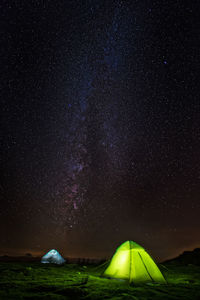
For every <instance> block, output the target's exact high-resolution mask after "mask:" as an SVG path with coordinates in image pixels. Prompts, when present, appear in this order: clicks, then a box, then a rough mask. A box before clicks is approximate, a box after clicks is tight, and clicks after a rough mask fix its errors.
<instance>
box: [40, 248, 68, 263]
mask: <svg viewBox="0 0 200 300" xmlns="http://www.w3.org/2000/svg"><path fill="white" fill-rule="evenodd" d="M64 262H65V259H64V258H63V257H62V256H61V255H60V254H59V252H58V251H57V250H55V249H52V250H50V251H49V252H47V253H46V254H45V255H44V256H43V257H42V259H41V263H43V264H48V263H51V264H58V265H61V264H64Z"/></svg>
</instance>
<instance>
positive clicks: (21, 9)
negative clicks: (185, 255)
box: [0, 0, 200, 260]
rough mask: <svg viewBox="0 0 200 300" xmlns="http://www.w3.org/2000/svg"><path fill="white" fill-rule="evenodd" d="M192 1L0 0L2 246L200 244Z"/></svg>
mask: <svg viewBox="0 0 200 300" xmlns="http://www.w3.org/2000/svg"><path fill="white" fill-rule="evenodd" d="M197 2H198V1H193V0H191V1H185V0H172V1H170V0H168V1H167V0H166V1H165V0H164V1H160V0H130V1H129V0H127V1H125V0H124V1H122V0H109V1H108V0H107V1H106V0H101V1H100V0H65V1H64V0H60V1H53V0H52V1H51V0H44V1H40V0H32V1H31V0H30V1H25V0H16V1H14V0H13V1H9V0H2V1H1V3H0V23H1V26H0V28H1V34H0V41H1V50H0V57H1V79H0V85H1V89H0V90H1V118H0V121H1V127H0V128H1V134H0V139H1V140H0V143H1V161H0V163H1V165H0V176H1V180H0V200H1V205H0V254H10V255H14V254H16V255H21V254H25V253H27V252H29V253H32V254H33V255H36V254H37V255H41V254H44V253H45V252H47V251H48V250H49V249H52V248H55V249H57V250H58V251H60V252H61V253H62V254H63V255H64V256H72V257H101V258H104V257H109V256H111V255H112V254H113V252H114V251H115V249H116V247H117V246H119V245H120V244H121V243H122V242H124V241H126V240H128V239H130V240H133V241H135V242H137V243H139V244H141V245H142V246H143V247H144V248H146V249H147V250H148V251H149V252H150V253H151V254H152V255H153V257H154V258H156V259H160V260H163V259H166V258H168V257H173V256H176V255H178V254H179V253H181V252H182V251H183V250H189V249H193V248H195V247H198V246H200V217H199V215H200V198H199V197H200V196H199V195H200V153H199V150H200V99H199V83H198V81H199V80H198V79H199V78H198V65H199V64H198V58H199V57H198V54H199V51H198V46H199V32H198V18H199V14H198V7H197V5H198V4H197Z"/></svg>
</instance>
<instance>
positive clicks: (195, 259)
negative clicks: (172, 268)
mask: <svg viewBox="0 0 200 300" xmlns="http://www.w3.org/2000/svg"><path fill="white" fill-rule="evenodd" d="M165 263H167V264H168V263H172V264H173V263H175V264H181V265H189V264H192V265H197V266H200V248H196V249H194V250H193V251H184V252H183V253H182V254H181V255H179V256H178V257H175V258H173V259H170V260H168V261H166V262H165Z"/></svg>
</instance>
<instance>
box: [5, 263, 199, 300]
mask: <svg viewBox="0 0 200 300" xmlns="http://www.w3.org/2000/svg"><path fill="white" fill-rule="evenodd" d="M159 267H160V269H161V271H162V272H163V274H164V276H165V278H166V279H167V281H168V285H166V286H165V285H159V284H151V283H149V284H144V285H141V286H134V285H129V284H128V283H127V282H124V281H120V280H110V279H105V278H101V277H99V276H100V275H101V272H102V271H103V269H105V266H94V265H93V266H92V265H85V266H84V265H82V266H81V265H77V264H65V265H63V266H57V265H47V264H46V265H44V264H41V263H39V262H21V263H17V262H0V299H5V300H8V299H92V300H93V299H94V300H95V299H115V300H117V299H127V300H128V299H135V300H136V299H145V300H147V299H155V300H156V299H162V300H164V299H193V300H197V299H198V300H199V299H200V266H197V265H193V264H188V265H182V264H177V262H176V261H174V262H168V263H165V264H162V265H160V266H159Z"/></svg>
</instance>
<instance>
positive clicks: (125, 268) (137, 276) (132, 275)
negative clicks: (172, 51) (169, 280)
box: [103, 241, 166, 283]
mask: <svg viewBox="0 0 200 300" xmlns="http://www.w3.org/2000/svg"><path fill="white" fill-rule="evenodd" d="M103 276H104V277H108V278H121V279H125V280H129V282H133V283H143V282H158V283H166V281H165V279H164V277H163V275H162V273H161V272H160V270H159V268H158V267H157V265H156V264H155V262H154V261H153V259H152V258H151V257H150V255H149V254H148V253H147V252H146V251H145V249H144V248H143V247H141V246H140V245H138V244H137V243H135V242H133V241H126V242H124V243H123V244H122V245H121V246H119V247H118V248H117V250H116V252H115V254H114V255H113V257H112V259H111V262H110V264H109V266H108V268H107V269H106V270H105V272H104V273H103Z"/></svg>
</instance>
